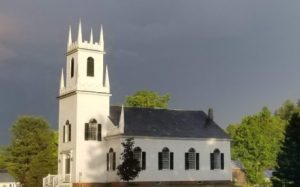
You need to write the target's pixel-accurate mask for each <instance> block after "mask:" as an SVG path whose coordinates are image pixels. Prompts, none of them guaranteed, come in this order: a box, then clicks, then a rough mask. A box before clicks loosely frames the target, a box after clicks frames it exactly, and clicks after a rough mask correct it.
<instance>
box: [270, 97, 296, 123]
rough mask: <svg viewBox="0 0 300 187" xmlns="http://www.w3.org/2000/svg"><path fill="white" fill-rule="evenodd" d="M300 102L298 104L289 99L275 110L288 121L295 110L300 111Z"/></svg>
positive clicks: (276, 113)
mask: <svg viewBox="0 0 300 187" xmlns="http://www.w3.org/2000/svg"><path fill="white" fill-rule="evenodd" d="M299 104H300V103H299V101H298V104H297V105H296V104H294V103H293V102H292V101H291V100H289V99H288V100H286V101H285V102H284V103H283V104H282V105H281V106H280V107H279V108H278V109H277V110H276V111H275V115H276V116H279V117H280V118H281V119H283V120H286V121H288V120H290V119H291V116H292V115H293V114H294V113H295V112H299V111H300V107H299Z"/></svg>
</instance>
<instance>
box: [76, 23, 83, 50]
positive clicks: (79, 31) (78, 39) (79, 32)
mask: <svg viewBox="0 0 300 187" xmlns="http://www.w3.org/2000/svg"><path fill="white" fill-rule="evenodd" d="M77 42H78V44H80V43H82V30H81V20H79V25H78V35H77Z"/></svg>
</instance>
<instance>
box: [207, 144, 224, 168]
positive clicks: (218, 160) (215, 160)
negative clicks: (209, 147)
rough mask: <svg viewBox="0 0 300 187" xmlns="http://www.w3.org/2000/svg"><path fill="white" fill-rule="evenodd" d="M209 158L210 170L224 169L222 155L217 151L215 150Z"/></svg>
mask: <svg viewBox="0 0 300 187" xmlns="http://www.w3.org/2000/svg"><path fill="white" fill-rule="evenodd" d="M210 158H211V159H210V161H211V166H213V167H211V168H212V169H222V168H223V169H224V154H223V153H221V152H220V150H219V149H215V150H214V152H213V153H211V154H210Z"/></svg>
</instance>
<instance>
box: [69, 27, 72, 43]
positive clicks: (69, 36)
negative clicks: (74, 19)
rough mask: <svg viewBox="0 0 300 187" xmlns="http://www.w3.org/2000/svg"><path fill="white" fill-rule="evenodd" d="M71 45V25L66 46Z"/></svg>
mask: <svg viewBox="0 0 300 187" xmlns="http://www.w3.org/2000/svg"><path fill="white" fill-rule="evenodd" d="M71 44H72V31H71V25H70V27H69V37H68V46H70V45H71Z"/></svg>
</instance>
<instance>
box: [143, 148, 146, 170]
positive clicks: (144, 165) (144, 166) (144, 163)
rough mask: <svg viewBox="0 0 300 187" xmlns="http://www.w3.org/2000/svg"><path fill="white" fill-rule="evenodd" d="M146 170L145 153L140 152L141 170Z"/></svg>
mask: <svg viewBox="0 0 300 187" xmlns="http://www.w3.org/2000/svg"><path fill="white" fill-rule="evenodd" d="M145 169H146V152H142V170H145Z"/></svg>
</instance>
